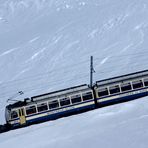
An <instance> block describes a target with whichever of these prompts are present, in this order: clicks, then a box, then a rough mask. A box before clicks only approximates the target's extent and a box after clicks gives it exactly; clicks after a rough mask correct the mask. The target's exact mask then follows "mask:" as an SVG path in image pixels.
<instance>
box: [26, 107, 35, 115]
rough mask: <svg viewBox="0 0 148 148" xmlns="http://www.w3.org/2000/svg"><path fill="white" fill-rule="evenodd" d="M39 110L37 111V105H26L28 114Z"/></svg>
mask: <svg viewBox="0 0 148 148" xmlns="http://www.w3.org/2000/svg"><path fill="white" fill-rule="evenodd" d="M36 112H37V111H36V106H29V107H26V114H27V115H30V114H35V113H36Z"/></svg>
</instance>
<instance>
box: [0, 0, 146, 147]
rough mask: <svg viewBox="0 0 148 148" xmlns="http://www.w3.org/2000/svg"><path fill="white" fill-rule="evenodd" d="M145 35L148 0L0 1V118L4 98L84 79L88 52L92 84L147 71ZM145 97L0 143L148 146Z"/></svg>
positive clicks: (41, 126) (25, 130) (21, 132)
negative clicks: (92, 74) (90, 61)
mask: <svg viewBox="0 0 148 148" xmlns="http://www.w3.org/2000/svg"><path fill="white" fill-rule="evenodd" d="M147 34H148V1H147V0H122V1H121V0H112V1H111V0H0V90H1V91H0V112H1V114H0V123H1V124H2V123H5V119H4V109H5V106H6V105H7V104H8V103H7V99H10V98H15V99H17V100H22V99H24V98H26V97H31V96H34V95H38V94H41V93H47V92H50V91H54V90H59V89H63V88H67V87H71V86H76V85H79V84H84V83H86V84H88V83H89V58H90V56H91V55H92V56H94V68H95V71H96V73H95V75H94V81H96V80H101V79H104V78H110V77H114V76H119V75H122V74H128V73H131V72H136V71H140V70H144V69H148V68H147V67H148V66H147V64H148V61H147V59H148V49H147V47H148V39H147V38H148V35H147ZM18 91H23V92H24V95H21V96H19V95H17V93H18ZM147 99H148V97H145V98H141V99H139V100H135V101H131V102H127V103H122V104H119V105H114V106H110V107H105V108H102V109H97V110H94V111H90V112H87V113H83V114H80V115H75V116H71V117H67V118H62V119H58V120H56V121H52V122H46V123H43V124H38V125H32V126H29V127H26V128H22V129H17V130H14V131H10V132H8V133H3V134H0V147H1V148H9V147H15V148H20V147H21V148H49V147H50V148H58V147H59V148H62V147H66V148H67V147H71V148H76V147H77V148H82V147H85V148H90V147H93V148H96V147H101V148H112V147H114V148H119V147H120V148H122V147H123V148H125V147H130V148H147V145H148V141H147V137H148V130H147V122H148V107H147V106H148V101H147ZM9 103H10V102H9Z"/></svg>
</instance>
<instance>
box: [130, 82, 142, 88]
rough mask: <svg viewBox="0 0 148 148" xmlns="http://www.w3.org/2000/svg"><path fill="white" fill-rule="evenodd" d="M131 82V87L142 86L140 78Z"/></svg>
mask: <svg viewBox="0 0 148 148" xmlns="http://www.w3.org/2000/svg"><path fill="white" fill-rule="evenodd" d="M132 84H133V89H137V88H141V87H143V83H142V81H141V80H139V81H133V82H132Z"/></svg>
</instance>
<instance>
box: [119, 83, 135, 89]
mask: <svg viewBox="0 0 148 148" xmlns="http://www.w3.org/2000/svg"><path fill="white" fill-rule="evenodd" d="M131 89H132V87H131V84H130V83H124V84H121V90H122V91H129V90H131Z"/></svg>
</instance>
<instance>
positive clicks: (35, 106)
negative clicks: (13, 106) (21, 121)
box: [25, 104, 38, 116]
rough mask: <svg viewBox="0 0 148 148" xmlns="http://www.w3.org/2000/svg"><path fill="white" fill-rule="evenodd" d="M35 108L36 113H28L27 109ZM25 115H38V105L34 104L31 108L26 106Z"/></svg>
mask: <svg viewBox="0 0 148 148" xmlns="http://www.w3.org/2000/svg"><path fill="white" fill-rule="evenodd" d="M33 106H34V108H35V110H36V112H33V113H29V114H28V113H27V108H30V107H33ZM25 113H26V115H27V116H28V115H33V114H36V113H38V110H37V105H36V104H34V105H30V106H26V107H25Z"/></svg>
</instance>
